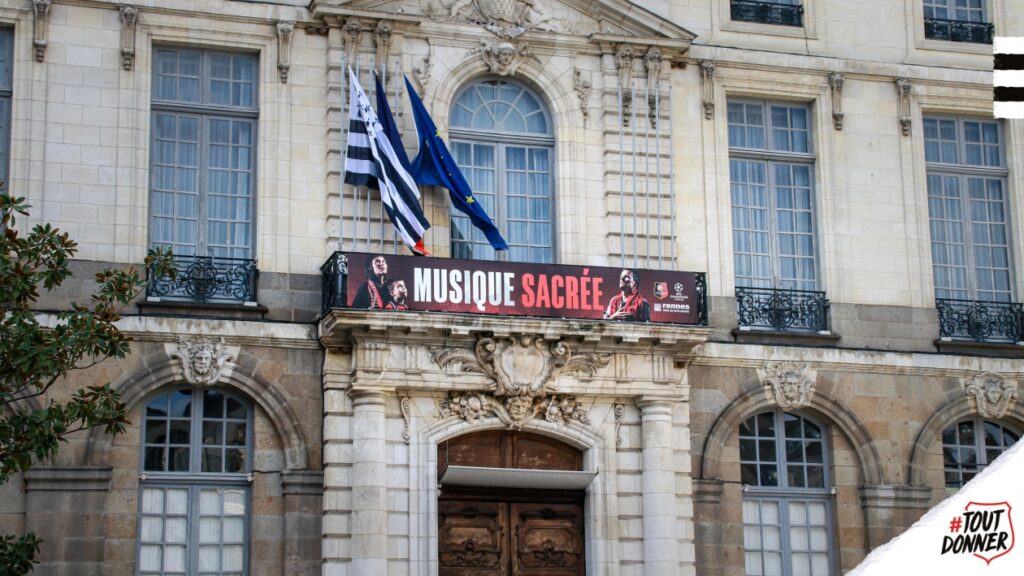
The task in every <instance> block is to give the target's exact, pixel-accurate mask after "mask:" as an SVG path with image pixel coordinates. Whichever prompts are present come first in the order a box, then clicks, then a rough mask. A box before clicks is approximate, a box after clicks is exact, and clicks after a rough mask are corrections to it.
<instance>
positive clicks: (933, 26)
mask: <svg viewBox="0 0 1024 576" xmlns="http://www.w3.org/2000/svg"><path fill="white" fill-rule="evenodd" d="M992 33H993V26H992V24H991V23H990V22H967V21H966V20H943V19H941V18H925V19H924V37H925V38H931V39H933V40H948V41H950V42H972V43H974V44H991V43H992Z"/></svg>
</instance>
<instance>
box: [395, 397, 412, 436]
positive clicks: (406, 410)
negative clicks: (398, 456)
mask: <svg viewBox="0 0 1024 576" xmlns="http://www.w3.org/2000/svg"><path fill="white" fill-rule="evenodd" d="M398 407H399V409H400V410H401V411H402V440H405V443H406V444H408V443H409V442H410V441H411V440H412V432H410V430H409V421H410V420H412V398H410V397H408V396H402V397H400V398H399V399H398Z"/></svg>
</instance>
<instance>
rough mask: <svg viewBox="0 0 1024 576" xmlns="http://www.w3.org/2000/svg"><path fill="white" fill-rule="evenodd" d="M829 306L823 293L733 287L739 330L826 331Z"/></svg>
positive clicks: (827, 328)
mask: <svg viewBox="0 0 1024 576" xmlns="http://www.w3.org/2000/svg"><path fill="white" fill-rule="evenodd" d="M830 306H831V304H830V303H829V301H828V298H826V297H825V293H824V292H816V291H811V290H783V289H779V288H736V310H737V313H738V314H739V326H740V327H741V328H770V329H774V330H777V331H779V332H825V331H828V330H829V307H830Z"/></svg>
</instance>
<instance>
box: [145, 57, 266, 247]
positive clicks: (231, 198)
mask: <svg viewBox="0 0 1024 576" xmlns="http://www.w3.org/2000/svg"><path fill="white" fill-rule="evenodd" d="M258 70H259V62H258V58H257V57H256V56H255V55H251V54H236V53H221V52H211V51H205V50H192V49H185V48H156V49H154V54H153V98H152V109H153V113H152V118H153V127H152V149H151V154H150V157H151V159H150V166H151V194H150V239H151V242H152V243H153V245H155V246H161V247H170V248H172V249H173V250H174V253H175V254H177V255H183V256H215V257H220V258H252V246H253V233H254V230H253V215H254V196H255V191H256V167H255V161H256V122H257V116H258V99H257V94H256V91H257V76H258Z"/></svg>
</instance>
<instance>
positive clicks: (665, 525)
mask: <svg viewBox="0 0 1024 576" xmlns="http://www.w3.org/2000/svg"><path fill="white" fill-rule="evenodd" d="M636 404H637V406H638V407H639V408H640V432H641V436H642V438H643V500H642V503H643V527H644V576H674V575H675V574H678V573H679V563H678V560H677V555H676V547H677V535H676V520H677V514H676V478H675V470H674V468H673V465H672V463H673V461H674V458H673V453H672V452H673V447H672V407H673V404H674V402H673V401H672V400H669V399H667V398H641V399H640V400H638V401H637V403H636Z"/></svg>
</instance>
